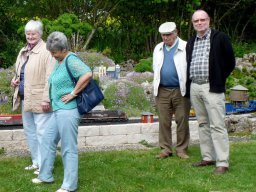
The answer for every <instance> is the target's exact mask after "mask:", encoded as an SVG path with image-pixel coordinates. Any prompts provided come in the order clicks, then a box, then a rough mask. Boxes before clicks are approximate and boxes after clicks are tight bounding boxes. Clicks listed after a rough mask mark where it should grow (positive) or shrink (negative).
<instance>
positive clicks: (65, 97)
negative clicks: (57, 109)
mask: <svg viewBox="0 0 256 192" xmlns="http://www.w3.org/2000/svg"><path fill="white" fill-rule="evenodd" d="M91 78H92V72H87V73H85V74H84V75H82V76H81V77H80V78H79V80H78V81H77V84H76V86H75V88H74V90H73V91H72V92H71V93H69V94H67V95H63V96H62V97H61V100H62V101H63V102H64V103H67V102H69V101H71V100H72V99H74V98H75V97H76V96H77V94H79V93H80V92H81V91H82V90H83V89H84V88H85V87H86V86H87V84H88V83H89V81H90V79H91Z"/></svg>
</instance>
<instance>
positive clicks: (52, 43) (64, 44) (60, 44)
mask: <svg viewBox="0 0 256 192" xmlns="http://www.w3.org/2000/svg"><path fill="white" fill-rule="evenodd" d="M46 48H47V49H48V50H49V51H54V50H57V51H62V50H64V49H66V50H68V39H67V37H66V35H65V34H64V33H62V32H59V31H54V32H52V33H51V34H50V35H49V36H48V38H47V42H46Z"/></svg>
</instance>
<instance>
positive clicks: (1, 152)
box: [0, 147, 5, 155]
mask: <svg viewBox="0 0 256 192" xmlns="http://www.w3.org/2000/svg"><path fill="white" fill-rule="evenodd" d="M4 154H5V150H4V147H2V148H1V149H0V155H4Z"/></svg>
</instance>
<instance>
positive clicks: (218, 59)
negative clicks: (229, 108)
mask: <svg viewBox="0 0 256 192" xmlns="http://www.w3.org/2000/svg"><path fill="white" fill-rule="evenodd" d="M195 39H196V35H194V36H193V37H191V38H190V39H189V41H188V42H187V47H186V52H187V83H186V89H187V91H186V96H189V93H190V84H191V80H190V79H189V74H190V64H191V60H192V52H193V47H194V43H195ZM210 46H211V48H210V55H209V83H210V90H209V92H213V93H224V92H225V83H226V79H227V77H228V76H229V75H230V73H231V72H232V71H233V69H234V68H235V64H236V62H235V56H234V52H233V48H232V45H231V43H230V40H229V38H228V36H227V35H226V34H225V33H223V32H220V31H217V30H214V29H211V36H210Z"/></svg>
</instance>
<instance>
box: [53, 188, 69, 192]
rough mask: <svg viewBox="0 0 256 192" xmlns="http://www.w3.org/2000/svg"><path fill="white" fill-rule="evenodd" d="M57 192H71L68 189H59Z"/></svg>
mask: <svg viewBox="0 0 256 192" xmlns="http://www.w3.org/2000/svg"><path fill="white" fill-rule="evenodd" d="M56 192H69V191H68V190H66V189H62V188H59V189H58V190H57V191H56Z"/></svg>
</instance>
